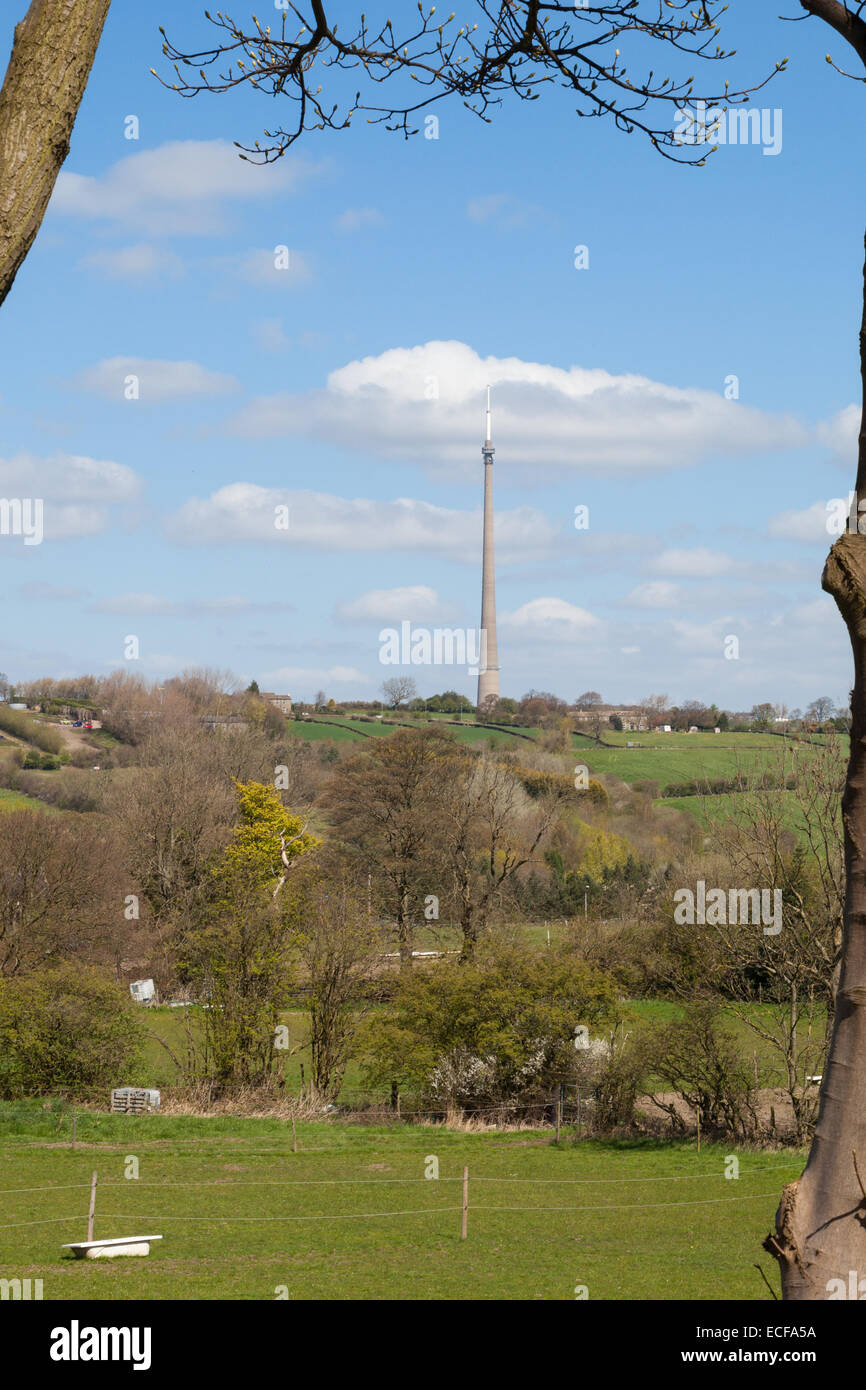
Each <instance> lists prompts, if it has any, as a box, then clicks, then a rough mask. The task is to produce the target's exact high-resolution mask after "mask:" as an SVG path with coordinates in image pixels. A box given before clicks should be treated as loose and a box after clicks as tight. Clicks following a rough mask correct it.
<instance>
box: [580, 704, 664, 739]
mask: <svg viewBox="0 0 866 1390" xmlns="http://www.w3.org/2000/svg"><path fill="white" fill-rule="evenodd" d="M612 715H615V716H617V717H618V718H620V719H621V720H622V727H623V729H625V730H627V731H628V732H629V733H641V732H643V730H644V729H645V728H646V716H645V715H644V712H643V710H642V709H641V708H640V707H639V706H638V705H586V706H582V707H580V708H577V709H575V710H574V717H575V719H576V720H577V722H578V724H594V723H595V721H596V720H597V719H600V720H601V722H602V724H609V723H610V720H611V716H612Z"/></svg>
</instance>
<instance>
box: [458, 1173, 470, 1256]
mask: <svg viewBox="0 0 866 1390" xmlns="http://www.w3.org/2000/svg"><path fill="white" fill-rule="evenodd" d="M468 1221H469V1169H468V1168H464V1169H463V1210H462V1212H461V1216H460V1239H461V1240H465V1239H466V1226H467V1223H468Z"/></svg>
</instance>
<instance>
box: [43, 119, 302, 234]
mask: <svg viewBox="0 0 866 1390" xmlns="http://www.w3.org/2000/svg"><path fill="white" fill-rule="evenodd" d="M322 167H323V166H321V165H315V164H313V163H311V162H310V161H308V160H305V159H302V158H297V157H286V158H284V159H281V160H279V161H278V163H277V164H275V165H268V166H262V165H258V164H252V163H250V162H249V161H248V160H243V159H241V158H240V156H239V154H238V151H237V150H236V149H235V147H234V145H232V144H231V143H230V142H229V141H228V140H172V141H169V142H168V143H167V144H164V145H160V146H158V147H157V148H156V149H153V150H143V151H142V152H141V153H139V154H131V155H127V156H126V157H125V158H124V159H121V160H118V162H117V163H116V164H113V165H112V166H111V168H110V169H108V170H106V172H105V173H104V174H101V175H98V176H95V177H94V176H90V175H86V174H74V173H69V172H66V171H63V172H61V174H60V176H59V178H58V180H57V184H56V186H55V189H54V196H53V197H52V199H51V210H52V211H54V212H59V213H64V214H66V215H67V216H72V217H86V218H98V219H104V220H107V221H110V222H113V223H117V224H119V225H121V226H132V227H135V228H137V229H138V230H139V231H144V232H146V233H148V234H166V233H168V234H171V233H178V232H179V233H187V234H195V235H198V236H200V235H215V234H219V233H221V232H223V231H224V230H225V226H226V218H225V206H226V204H228V203H232V202H250V201H263V200H266V199H275V198H278V197H281V196H283V195H285V194H286V193H289V192H293V191H294V190H295V189H296V188H297V187H298V186H299V185H300V184H301V183H303V182H304V181H305V180H307V179H309V178H310V177H311V176H312V175H313V174H316V173H317V172H319V170H320V169H321V168H322Z"/></svg>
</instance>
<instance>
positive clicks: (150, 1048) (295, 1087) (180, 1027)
mask: <svg viewBox="0 0 866 1390" xmlns="http://www.w3.org/2000/svg"><path fill="white" fill-rule="evenodd" d="M536 934H537V928H536ZM562 934H563V929H562V928H561V927H559V928H558V926H557V924H556V923H554V924H552V926H551V940H552V942H553V943H554V944H556V942H557V941H558V940H561V937H562ZM538 944H539V945H540V944H541V942H539V943H538ZM750 1009H751V1013H752V1014H753V1015H754V1019H755V1022H756V1023H758V1024H759V1025H760V1026H761V1028H762V1029H763V1031H764V1032H765V1033H771V1034H772V1033H773V1032H774V1031H775V1029H774V1020H775V1017H776V1016H775V1014H774V1012H773V1009H772V1007H771V1006H770V1005H769V1004H758V1003H755V1004H753V1005H751V1006H750ZM622 1012H623V1018H624V1022H625V1026H626V1028H629V1027H638V1026H644V1027H649V1028H661V1027H664V1025H665V1024H666V1023H669V1022H671V1021H672V1020H673V1019H675V1018H680V1017H682V1014H683V1010H682V1008H681V1006H680V1005H679V1004H676V1003H674V1002H672V1001H670V1000H666V999H636V1000H626V1001H625V1002H624V1003H623V1005H622ZM726 1017H727V1022H728V1026H729V1027H730V1029H731V1031H732V1033H733V1034H734V1036H735V1037H736V1040H737V1043H738V1046H739V1048H740V1050H741V1051H742V1053H743V1055H744V1056H745V1057H746V1058H747V1059H749V1060H750V1061H751V1059H752V1058H753V1057H757V1062H758V1067H759V1072H760V1080H761V1085H762V1086H782V1085H783V1084H784V1083H785V1071H784V1067H783V1066H782V1063H781V1059H780V1055H779V1053H778V1051H777V1050H776V1049H775V1048H773V1047H772V1046H770V1044H769V1043H768V1042H767V1041H766V1040H765V1038H762V1037H761V1036H759V1034H758V1033H757V1032H755V1031H754V1030H753V1029H752V1028H750V1027H749V1026H748V1024H747V1023H745V1022H744V1021H743V1020H742V1019H740V1018H738V1017H737V1016H736V1015H735V1014H733V1013H732V1012H731V1011H730V1010H728V1011H727V1012H726ZM280 1018H281V1022H282V1023H284V1024H285V1025H286V1027H287V1028H288V1031H289V1039H288V1040H289V1050H288V1051H287V1052H286V1053H285V1055H284V1056H283V1058H282V1063H281V1064H282V1075H283V1079H284V1081H285V1084H286V1087H287V1089H288V1090H289V1092H290V1093H293V1094H297V1092H298V1091H299V1090H300V1087H301V1084H302V1074H301V1066H302V1065H303V1067H304V1069H305V1070H304V1077H305V1079H307V1080H309V1077H310V1074H311V1057H310V1050H309V1016H308V1015H307V1014H306V1013H305V1012H303V1010H301V1009H294V1010H288V1011H286V1012H284V1013H283V1014H281V1015H280ZM200 1020H201V1014H200V1013H199V1011H198V1010H197V1009H191V1010H190V1028H191V1031H192V1033H193V1036H194V1037H195V1036H197V1035H198V1030H199V1028H200ZM144 1022H145V1024H146V1026H147V1030H148V1034H149V1037H148V1039H147V1042H146V1045H145V1048H144V1052H143V1056H142V1060H141V1062H140V1063H139V1065H138V1067H137V1068H136V1070H135V1074H134V1075H130V1076H129V1077H128V1081H129V1084H131V1085H132V1084H134V1085H140V1086H156V1087H159V1088H164V1087H167V1086H171V1085H176V1084H177V1083H178V1082H179V1081H180V1080H181V1076H180V1073H179V1071H178V1068H177V1067H176V1066H175V1063H174V1061H173V1060H172V1057H171V1055H170V1054H169V1052H168V1051H167V1050H166V1048H165V1046H164V1045H163V1043H167V1044H168V1047H169V1048H170V1049H171V1051H172V1052H173V1053H174V1055H175V1057H177V1058H178V1059H179V1060H181V1061H182V1059H183V1056H184V1054H185V1050H186V1024H185V1020H184V1018H183V1011H182V1010H180V1009H170V1008H167V1007H159V1008H152V1009H148V1010H147V1011H146V1014H145V1017H144ZM368 1094H369V1093H368V1090H367V1088H366V1087H365V1086H364V1078H363V1070H362V1066H361V1063H360V1061H358V1060H356V1059H351V1060H350V1062H349V1065H348V1067H347V1069H346V1075H345V1078H344V1081H343V1087H342V1090H341V1093H340V1099H341V1101H343V1102H344V1103H349V1102H351V1101H354V1100H357V1099H358V1097H361V1096H368ZM383 1098H384V1097H383Z"/></svg>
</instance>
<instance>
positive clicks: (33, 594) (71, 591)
mask: <svg viewBox="0 0 866 1390" xmlns="http://www.w3.org/2000/svg"><path fill="white" fill-rule="evenodd" d="M15 596H16V598H19V599H24V600H25V602H27V603H69V602H71V601H72V600H73V599H83V598H87V590H86V589H75V588H72V587H70V586H68V585H67V586H66V587H63V586H61V585H58V584H47V583H44V582H43V581H42V580H38V579H34V580H32V581H31V582H30V583H27V584H18V585H16V588H15Z"/></svg>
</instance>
